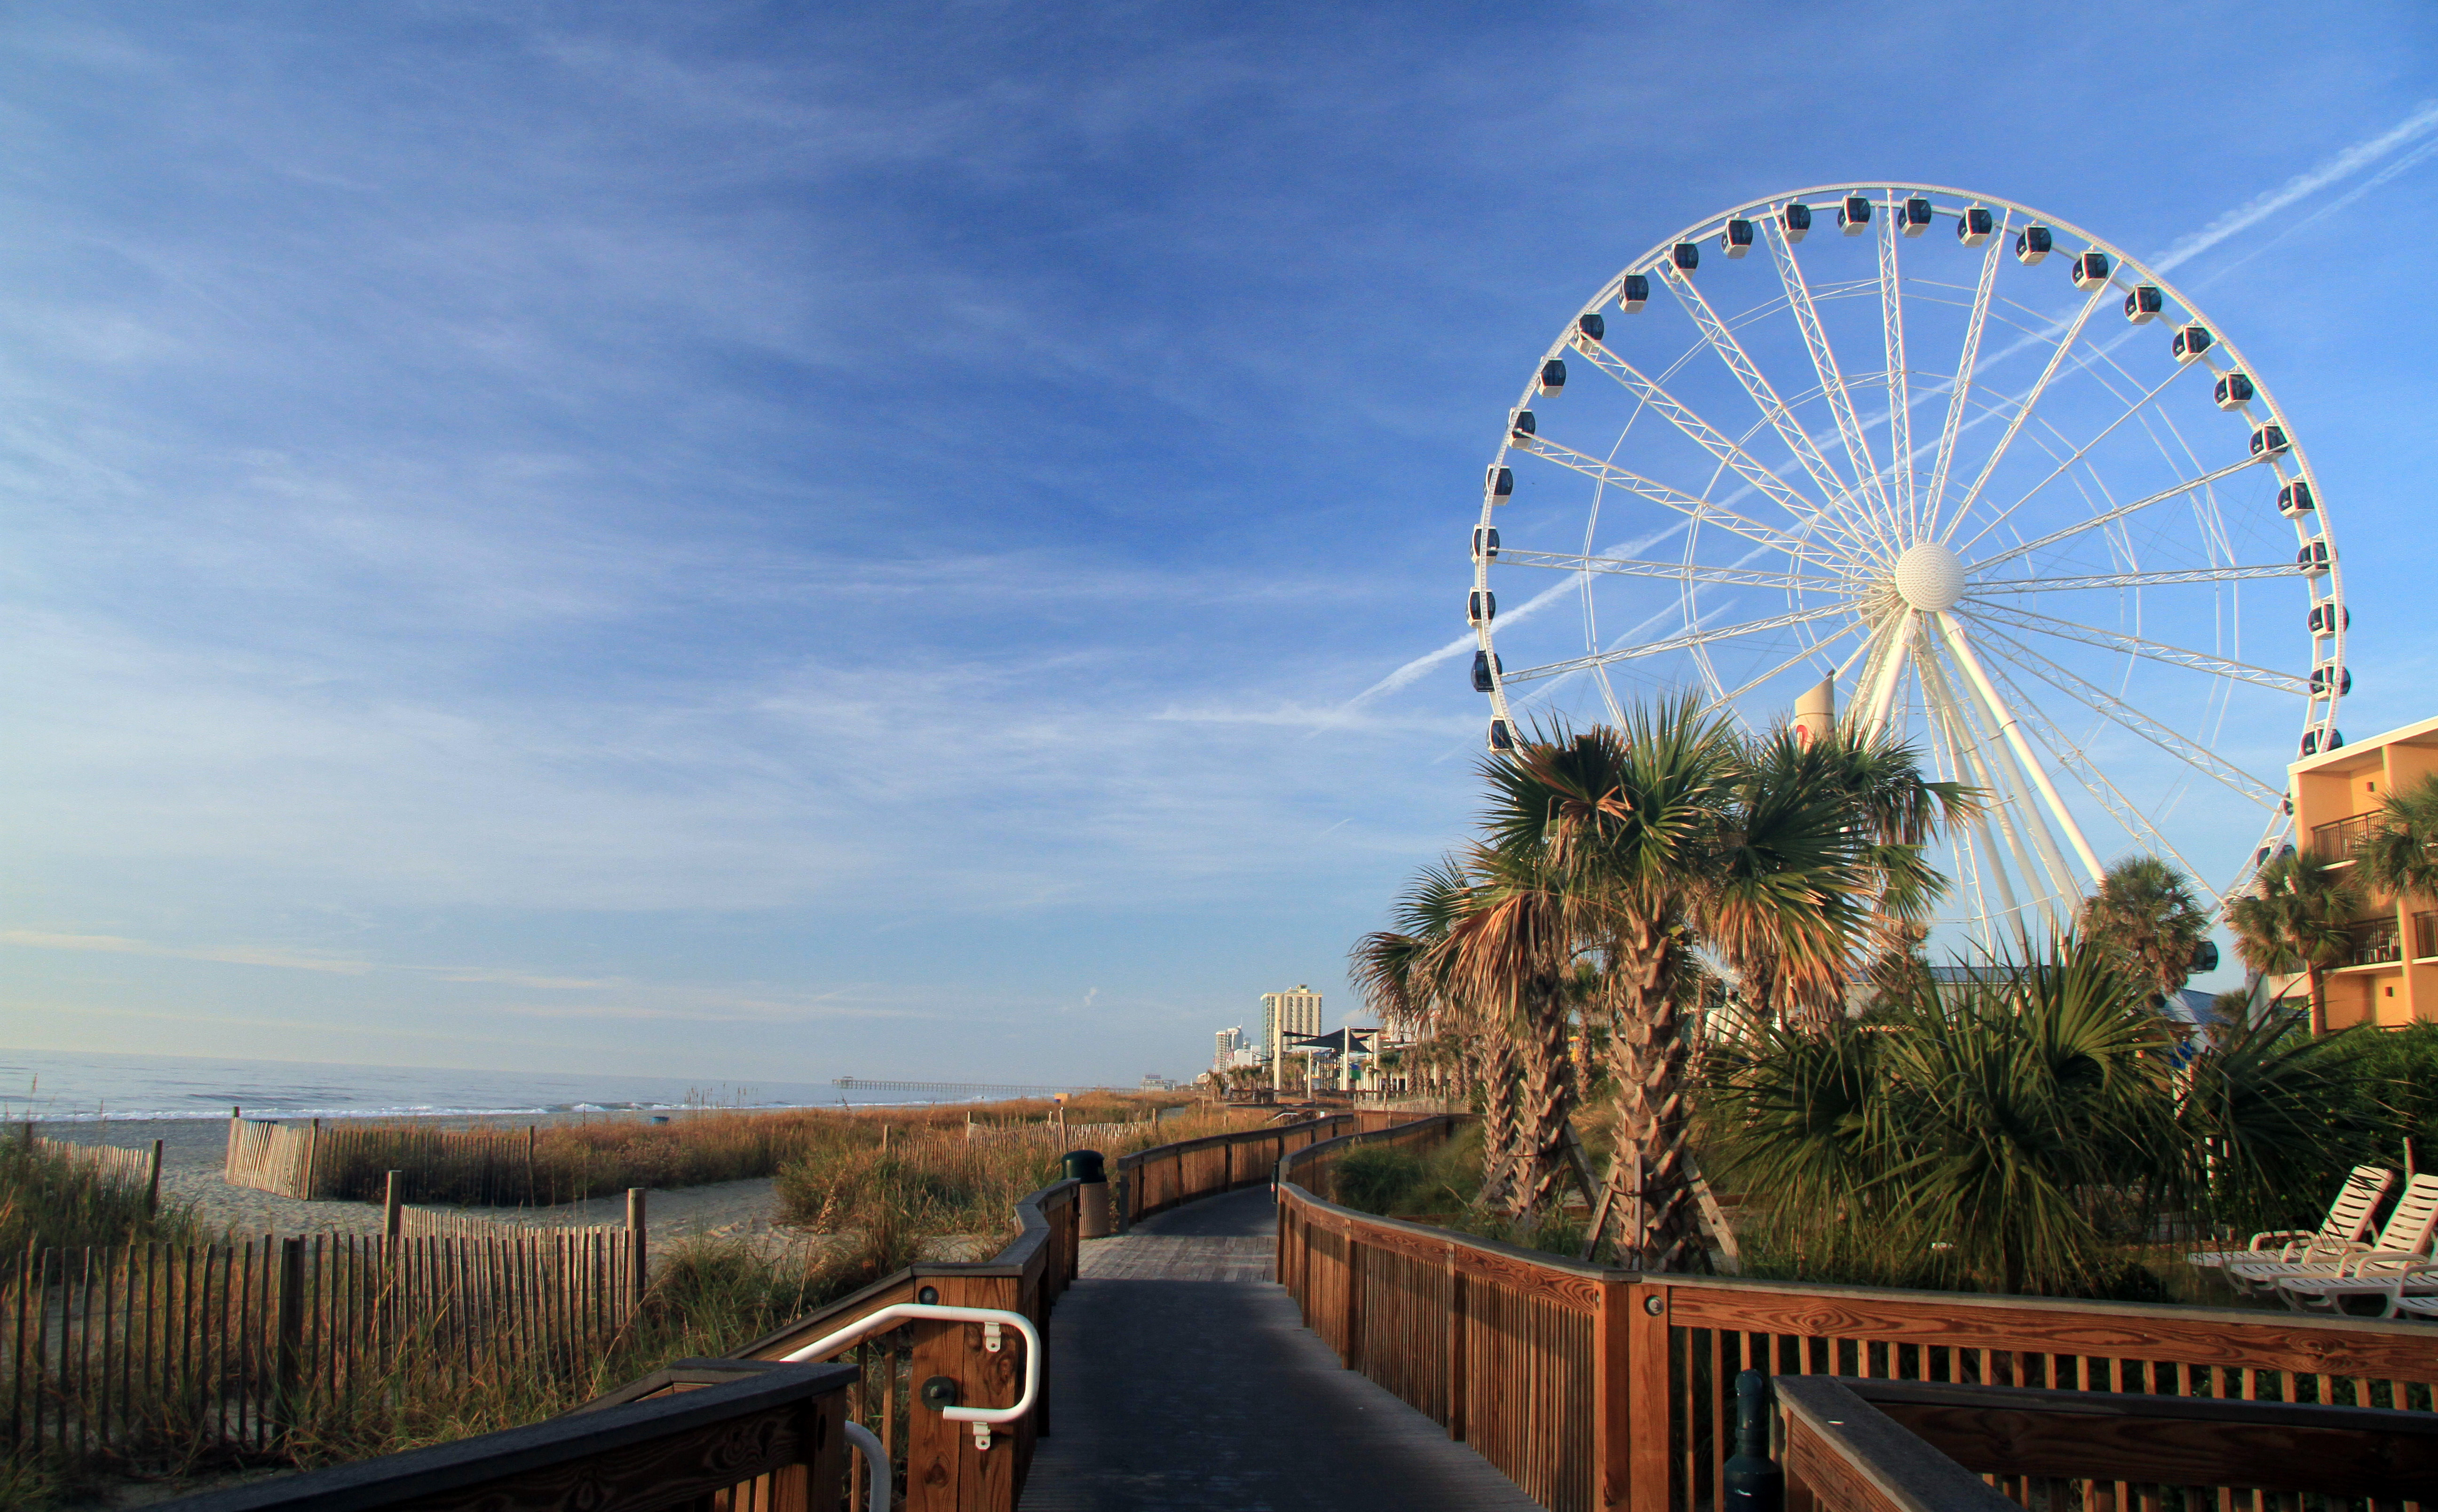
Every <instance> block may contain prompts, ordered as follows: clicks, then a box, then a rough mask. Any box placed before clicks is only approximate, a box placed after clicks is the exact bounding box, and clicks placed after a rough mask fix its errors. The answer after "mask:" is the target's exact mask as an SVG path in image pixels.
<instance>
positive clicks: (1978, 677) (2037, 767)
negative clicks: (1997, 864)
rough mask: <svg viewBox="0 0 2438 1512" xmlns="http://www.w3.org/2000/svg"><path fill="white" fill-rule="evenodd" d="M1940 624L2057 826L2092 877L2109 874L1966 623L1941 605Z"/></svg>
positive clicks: (1960, 662) (2093, 879) (1950, 648)
mask: <svg viewBox="0 0 2438 1512" xmlns="http://www.w3.org/2000/svg"><path fill="white" fill-rule="evenodd" d="M1938 628H1939V632H1940V634H1941V636H1942V637H1943V638H1944V639H1945V640H1946V642H1947V646H1948V649H1949V650H1950V651H1952V652H1953V653H1954V654H1955V661H1956V665H1958V666H1960V667H1962V668H1963V669H1964V675H1965V677H1968V678H1970V679H1971V682H1972V688H1973V691H1974V692H1975V693H1977V694H1980V695H1981V700H1982V704H1983V706H1984V707H1985V708H1987V709H1988V712H1989V717H1990V719H1991V721H1992V722H1993V723H1995V724H1996V725H1997V726H1998V732H1999V733H2000V734H2001V735H2004V736H2005V740H2006V744H2007V746H2008V747H2011V748H2012V749H2013V750H2014V753H2015V757H2016V759H2017V760H2018V761H2020V762H2021V763H2022V764H2023V769H2024V771H2025V772H2026V773H2028V774H2029V775H2030V777H2031V780H2032V782H2033V784H2034V785H2035V786H2037V787H2038V788H2039V789H2040V790H2041V799H2043V800H2045V801H2046V802H2047V803H2048V807H2049V812H2050V813H2051V814H2053V815H2055V816H2056V817H2057V821H2058V828H2059V829H2061V830H2063V831H2065V837H2066V839H2067V841H2068V842H2069V843H2070V844H2072V845H2073V846H2074V853H2075V854H2076V856H2078V857H2079V858H2081V861H2082V864H2083V866H2084V867H2085V868H2086V869H2087V870H2089V871H2090V872H2091V880H2092V881H2094V882H2097V881H2099V880H2101V879H2102V878H2103V877H2105V876H2106V875H2107V874H2108V872H2107V869H2106V868H2104V867H2102V866H2101V865H2100V864H2099V857H2098V856H2097V855H2096V854H2094V853H2093V851H2092V849H2091V842H2090V841H2089V840H2086V839H2084V838H2083V837H2082V826H2080V825H2078V824H2076V823H2075V821H2074V816H2073V815H2072V814H2071V813H2069V812H2067V810H2066V806H2065V800H2064V799H2062V798H2059V797H2058V790H2057V784H2056V783H2054V782H2050V781H2049V774H2048V769H2047V768H2046V767H2044V766H2042V765H2041V759H2040V758H2039V757H2038V756H2036V755H2034V754H2033V752H2032V744H2031V742H2030V741H2028V740H2026V739H2025V738H2024V737H2023V729H2022V727H2021V726H2020V725H2018V724H2017V723H2016V720H2015V716H2014V713H2013V712H2011V711H2009V710H2008V709H2007V708H2006V703H2005V699H2003V698H2001V697H1999V696H1998V690H1997V689H1996V688H1995V687H1994V686H1992V685H1991V684H1990V681H1989V675H1988V673H1986V672H1984V671H1982V670H1981V660H1980V659H1979V658H1978V657H1975V656H1974V655H1973V654H1972V646H1971V643H1970V642H1968V641H1966V640H1965V639H1964V626H1963V625H1962V624H1958V623H1956V619H1955V616H1954V615H1952V614H1950V613H1948V612H1947V611H1946V610H1944V609H1941V610H1940V611H1939V614H1938Z"/></svg>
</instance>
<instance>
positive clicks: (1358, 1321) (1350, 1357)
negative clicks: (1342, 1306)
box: [1346, 1229, 1363, 1370]
mask: <svg viewBox="0 0 2438 1512" xmlns="http://www.w3.org/2000/svg"><path fill="white" fill-rule="evenodd" d="M1346 1368H1347V1369H1349V1370H1360V1369H1362V1368H1363V1246H1362V1245H1361V1244H1360V1243H1358V1242H1356V1241H1355V1238H1354V1233H1353V1230H1352V1229H1349V1230H1348V1231H1347V1233H1346Z"/></svg>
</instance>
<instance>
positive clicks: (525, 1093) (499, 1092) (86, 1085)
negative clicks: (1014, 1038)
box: [0, 1049, 908, 1122]
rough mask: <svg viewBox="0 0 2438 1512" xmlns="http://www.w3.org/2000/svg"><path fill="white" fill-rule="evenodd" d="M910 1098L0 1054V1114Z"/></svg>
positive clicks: (567, 1108)
mask: <svg viewBox="0 0 2438 1512" xmlns="http://www.w3.org/2000/svg"><path fill="white" fill-rule="evenodd" d="M841 1099H844V1100H847V1101H849V1102H854V1103H857V1104H867V1103H873V1102H876V1101H896V1102H902V1101H906V1100H908V1099H907V1098H906V1097H905V1095H904V1094H902V1093H879V1094H875V1093H874V1092H872V1091H868V1090H865V1089H860V1088H858V1089H854V1090H850V1091H843V1092H842V1091H840V1090H839V1089H838V1088H836V1087H832V1086H830V1085H828V1084H827V1083H826V1082H812V1081H757V1082H751V1083H746V1082H727V1081H713V1082H701V1081H687V1080H684V1079H682V1078H675V1077H649V1076H592V1075H586V1074H580V1073H567V1072H520V1071H449V1070H440V1069H436V1068H433V1067H428V1066H402V1065H344V1064H327V1063H320V1062H307V1061H238V1060H219V1059H207V1058H204V1057H201V1056H180V1055H84V1054H67V1053H64V1052H53V1051H49V1050H12V1049H0V1121H12V1120H17V1119H24V1118H36V1119H43V1120H62V1121H78V1122H82V1121H88V1120H95V1119H119V1118H146V1119H150V1118H225V1117H227V1116H229V1110H230V1109H231V1108H233V1107H242V1108H243V1109H244V1110H245V1111H246V1113H247V1115H248V1116H256V1117H264V1118H328V1117H349V1116H354V1117H380V1116H390V1117H400V1116H410V1115H417V1114H518V1113H528V1114H531V1113H611V1112H629V1111H645V1110H662V1109H679V1108H700V1107H722V1108H729V1107H735V1108H790V1107H807V1106H812V1105H816V1104H821V1105H827V1106H830V1107H836V1106H837V1105H838V1104H839V1101H840V1100H841Z"/></svg>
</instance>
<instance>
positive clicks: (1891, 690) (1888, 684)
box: [1863, 609, 1913, 739]
mask: <svg viewBox="0 0 2438 1512" xmlns="http://www.w3.org/2000/svg"><path fill="white" fill-rule="evenodd" d="M1912 630H1913V611H1912V610H1911V609H1904V610H1900V611H1899V613H1898V615H1897V617H1896V618H1895V619H1894V620H1892V621H1891V622H1890V623H1889V626H1888V630H1887V637H1888V647H1887V650H1886V652H1885V653H1884V654H1883V655H1882V657H1881V658H1880V665H1879V667H1878V668H1877V669H1876V675H1875V677H1874V680H1873V682H1872V684H1871V695H1870V696H1871V703H1870V712H1869V713H1868V714H1866V715H1865V716H1864V720H1863V734H1864V738H1865V739H1876V738H1878V736H1879V733H1880V731H1882V730H1885V729H1887V728H1888V713H1889V712H1890V711H1891V710H1892V709H1894V708H1895V706H1896V701H1897V689H1898V687H1899V685H1901V684H1902V683H1903V681H1904V669H1905V647H1906V646H1907V645H1908V644H1909V643H1910V642H1912V640H1913V635H1912Z"/></svg>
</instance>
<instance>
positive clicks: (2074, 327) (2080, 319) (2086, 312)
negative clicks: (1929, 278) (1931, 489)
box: [1955, 284, 2110, 522]
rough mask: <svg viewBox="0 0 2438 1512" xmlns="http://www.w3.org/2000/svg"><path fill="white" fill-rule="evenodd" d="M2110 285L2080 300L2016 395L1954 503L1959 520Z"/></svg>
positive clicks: (2001, 459)
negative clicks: (1999, 429) (2037, 368)
mask: <svg viewBox="0 0 2438 1512" xmlns="http://www.w3.org/2000/svg"><path fill="white" fill-rule="evenodd" d="M2109 290H2110V286H2109V285H2107V284H2102V285H2100V286H2099V287H2098V288H2097V289H2095V290H2092V293H2091V297H2090V298H2088V299H2085V300H2084V301H2083V302H2082V308H2080V309H2078V310H2076V311H2075V315H2074V319H2073V321H2072V322H2070V323H2069V324H2068V325H2067V326H2066V328H2065V334H2064V335H2062V336H2061V337H2059V338H2058V343H2057V349H2056V350H2054V351H2052V352H2050V353H2049V361H2048V366H2046V367H2044V368H2042V369H2041V376H2040V377H2039V378H2035V379H2033V380H2032V386H2031V387H2030V388H2028V389H2025V390H2024V391H2023V393H2022V394H2021V395H2020V396H2017V397H2016V399H2015V401H2014V403H2015V413H2014V414H2013V416H2012V417H2011V418H2009V419H2008V420H2007V422H2006V429H2005V431H2004V432H2002V433H2001V434H2000V435H1999V437H1998V441H1997V444H1996V445H1995V446H1993V447H1991V448H1989V460H1988V461H1987V462H1984V463H1983V464H1982V465H1981V473H1980V476H1979V477H1976V478H1974V479H1973V480H1972V486H1971V487H1970V488H1968V489H1966V490H1965V491H1964V498H1963V499H1962V500H1961V501H1958V502H1957V504H1956V506H1955V518H1956V519H1957V520H1958V521H1959V522H1960V521H1962V520H1963V519H1964V518H1965V517H1966V516H1968V515H1970V514H1971V513H1972V505H1973V503H1974V501H1977V500H1978V499H1979V498H1980V497H1981V490H1982V489H1984V488H1987V487H1988V486H1989V479H1990V478H1991V477H1992V476H1993V475H1994V474H1995V473H1996V472H1997V470H1998V464H2000V463H2001V462H2004V461H2005V460H2006V452H2007V451H2008V449H2009V448H2012V447H2013V446H2014V444H2015V437H2017V436H2018V435H2021V434H2022V433H2023V422H2024V421H2026V420H2028V419H2030V418H2031V416H2032V412H2033V411H2034V410H2036V409H2038V408H2040V403H2041V395H2043V394H2045V393H2047V392H2048V387H2049V384H2050V383H2051V382H2053V381H2055V379H2056V378H2057V376H2058V369H2060V368H2062V367H2064V366H2065V354H2066V353H2067V352H2068V351H2069V350H2071V349H2072V348H2073V346H2074V343H2076V341H2077V340H2079V339H2080V338H2081V336H2082V327H2083V326H2084V325H2087V324H2089V322H2090V320H2091V315H2092V311H2094V310H2095V309H2097V308H2099V302H2100V300H2101V298H2102V297H2104V296H2105V295H2106V294H2107V293H2108V292H2109Z"/></svg>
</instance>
